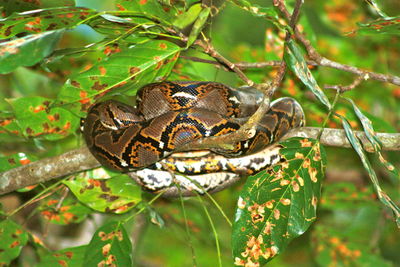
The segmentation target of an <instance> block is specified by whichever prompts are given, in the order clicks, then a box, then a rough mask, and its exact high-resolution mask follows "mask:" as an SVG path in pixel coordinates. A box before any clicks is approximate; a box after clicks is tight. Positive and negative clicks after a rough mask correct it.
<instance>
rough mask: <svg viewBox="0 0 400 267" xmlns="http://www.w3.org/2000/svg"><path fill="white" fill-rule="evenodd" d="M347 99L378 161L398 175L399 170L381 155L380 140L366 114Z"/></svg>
mask: <svg viewBox="0 0 400 267" xmlns="http://www.w3.org/2000/svg"><path fill="white" fill-rule="evenodd" d="M345 99H346V100H347V101H349V102H350V103H351V104H352V105H353V109H354V112H355V113H356V115H357V117H358V119H359V120H360V121H361V124H362V126H363V129H364V133H365V135H366V136H367V138H368V140H369V141H370V142H371V144H372V146H373V148H374V149H375V153H376V154H377V156H378V158H379V161H380V162H381V163H382V164H383V166H384V167H385V168H386V169H387V170H388V171H390V172H391V173H393V175H394V176H396V177H399V172H398V171H397V169H396V168H395V166H394V165H393V164H391V163H390V162H388V161H387V160H386V159H385V158H384V157H383V155H382V153H381V150H382V142H381V141H380V140H379V138H378V136H377V135H376V132H375V130H374V128H373V127H372V122H371V121H370V120H369V119H368V117H367V116H365V115H364V114H363V113H362V112H361V110H360V109H359V108H358V107H357V105H356V104H355V103H354V101H353V100H351V99H350V98H345Z"/></svg>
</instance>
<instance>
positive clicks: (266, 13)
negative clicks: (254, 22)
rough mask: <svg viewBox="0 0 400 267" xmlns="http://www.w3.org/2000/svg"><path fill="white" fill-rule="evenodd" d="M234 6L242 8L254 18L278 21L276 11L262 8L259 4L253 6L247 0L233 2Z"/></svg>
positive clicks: (271, 8)
mask: <svg viewBox="0 0 400 267" xmlns="http://www.w3.org/2000/svg"><path fill="white" fill-rule="evenodd" d="M232 2H233V3H234V4H236V5H237V6H239V7H240V8H242V9H244V10H246V11H248V12H250V13H251V14H253V15H254V16H257V17H266V18H269V19H272V18H273V19H274V20H276V21H277V20H278V15H277V14H276V11H275V9H274V8H273V7H272V6H271V7H262V6H259V5H257V4H253V3H251V2H249V1H247V0H232Z"/></svg>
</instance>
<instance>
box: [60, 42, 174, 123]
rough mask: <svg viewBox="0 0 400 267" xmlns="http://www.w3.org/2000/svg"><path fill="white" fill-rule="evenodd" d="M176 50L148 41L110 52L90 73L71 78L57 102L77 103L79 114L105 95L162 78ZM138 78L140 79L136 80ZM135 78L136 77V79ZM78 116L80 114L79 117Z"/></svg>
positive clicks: (170, 46)
mask: <svg viewBox="0 0 400 267" xmlns="http://www.w3.org/2000/svg"><path fill="white" fill-rule="evenodd" d="M179 51H180V48H179V46H177V45H175V44H173V43H170V42H167V41H151V42H147V43H143V44H138V45H135V46H133V47H130V48H124V49H122V50H119V51H114V53H113V54H112V55H110V56H109V57H107V58H105V59H104V60H101V61H99V62H97V63H96V64H95V65H94V66H93V67H92V68H91V69H89V70H87V71H85V72H82V73H80V74H77V75H75V76H73V77H71V78H70V79H69V80H68V81H67V82H66V83H65V84H64V86H63V88H62V89H61V92H60V94H59V95H58V99H59V100H60V101H62V102H63V103H74V104H76V103H78V104H80V105H81V108H79V110H85V107H87V106H88V105H90V104H91V103H93V102H94V101H95V99H94V97H100V96H102V95H104V94H105V93H106V92H108V91H113V90H116V89H119V88H121V87H122V88H125V90H126V87H128V86H129V85H131V86H132V84H135V85H136V87H134V89H135V90H131V93H133V94H134V93H135V92H136V90H137V89H139V86H138V83H139V84H142V85H143V84H144V83H148V82H151V81H153V80H155V79H156V80H160V79H163V78H165V77H166V76H167V75H168V74H169V72H170V71H171V69H172V67H173V65H174V64H175V61H176V59H177V56H178V53H179ZM139 75H140V76H139ZM138 76H139V77H138ZM81 115H82V114H81Z"/></svg>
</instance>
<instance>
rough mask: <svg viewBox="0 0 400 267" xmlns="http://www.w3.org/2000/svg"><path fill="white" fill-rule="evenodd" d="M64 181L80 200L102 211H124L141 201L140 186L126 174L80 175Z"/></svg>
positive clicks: (93, 173)
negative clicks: (99, 177) (102, 177)
mask: <svg viewBox="0 0 400 267" xmlns="http://www.w3.org/2000/svg"><path fill="white" fill-rule="evenodd" d="M89 175H90V173H89ZM92 176H98V174H96V173H95V172H92ZM64 183H65V184H66V185H67V186H68V187H69V189H70V190H71V191H72V193H74V195H75V196H76V197H77V198H78V199H79V201H81V202H83V203H85V204H86V205H88V206H89V207H91V208H92V209H94V210H97V211H101V212H112V213H124V212H127V211H128V210H130V209H132V208H133V207H134V206H135V205H136V204H138V203H139V202H140V201H141V190H140V187H139V186H138V185H137V184H136V183H135V182H134V181H133V180H132V179H131V178H129V177H128V176H127V175H124V174H120V175H117V176H114V177H112V178H109V179H93V178H87V177H84V176H80V177H77V178H76V179H74V180H69V181H68V180H67V181H64Z"/></svg>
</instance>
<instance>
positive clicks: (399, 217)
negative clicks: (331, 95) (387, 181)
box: [337, 115, 400, 228]
mask: <svg viewBox="0 0 400 267" xmlns="http://www.w3.org/2000/svg"><path fill="white" fill-rule="evenodd" d="M337 116H339V117H340V119H341V120H342V125H343V128H344V130H345V133H346V136H347V139H348V140H349V142H350V144H351V146H352V147H353V148H354V150H355V151H356V152H357V154H358V156H359V157H360V159H361V162H362V164H363V166H364V168H365V170H366V171H367V172H368V175H369V177H370V178H371V181H372V184H373V185H374V188H375V191H376V193H377V195H378V198H379V200H380V201H381V202H382V203H383V204H384V205H386V206H387V207H389V208H390V209H391V210H392V211H393V214H394V216H395V219H396V223H397V226H398V227H399V228H400V208H399V207H398V206H397V205H396V204H395V203H394V201H393V200H392V199H391V198H390V197H389V196H388V195H387V194H386V192H384V191H383V190H382V188H381V186H380V184H379V180H378V177H377V176H376V173H375V171H374V169H373V168H372V166H371V163H370V162H369V160H368V157H367V155H366V154H365V152H364V149H363V147H362V145H361V142H360V141H359V140H358V138H357V136H356V135H355V134H354V132H353V129H352V128H351V126H350V123H349V122H348V121H347V119H346V118H345V117H343V116H341V115H337Z"/></svg>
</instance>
